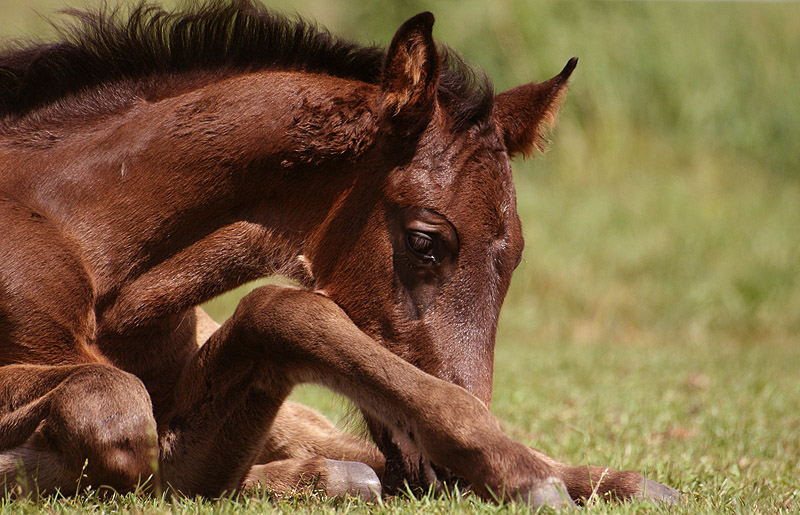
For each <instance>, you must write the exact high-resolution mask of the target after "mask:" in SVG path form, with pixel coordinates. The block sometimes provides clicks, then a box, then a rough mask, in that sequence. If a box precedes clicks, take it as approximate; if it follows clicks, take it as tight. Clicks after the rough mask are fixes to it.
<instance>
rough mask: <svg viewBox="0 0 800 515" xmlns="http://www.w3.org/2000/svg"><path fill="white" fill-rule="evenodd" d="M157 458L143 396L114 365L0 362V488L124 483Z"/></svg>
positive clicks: (144, 474) (33, 491)
mask: <svg viewBox="0 0 800 515" xmlns="http://www.w3.org/2000/svg"><path fill="white" fill-rule="evenodd" d="M156 458H157V447H156V438H155V421H154V419H153V414H152V407H151V405H150V397H149V395H148V394H147V391H146V390H145V388H144V385H143V384H142V383H141V381H139V380H138V379H137V378H136V377H134V376H132V375H130V374H128V373H126V372H123V371H121V370H118V369H116V368H113V367H110V366H107V365H99V364H87V365H76V366H54V367H49V366H24V365H10V366H5V367H0V491H4V490H5V491H9V492H12V493H14V494H16V495H39V494H51V493H54V492H56V491H61V492H62V493H65V494H70V493H75V492H76V491H78V490H79V489H81V488H84V487H89V486H91V487H95V488H99V487H101V486H103V487H110V488H113V489H114V490H116V491H130V490H133V489H135V488H137V486H138V485H139V484H140V482H142V481H144V480H146V479H148V478H149V477H150V476H151V475H152V474H153V473H154V472H155V469H154V466H155V464H156Z"/></svg>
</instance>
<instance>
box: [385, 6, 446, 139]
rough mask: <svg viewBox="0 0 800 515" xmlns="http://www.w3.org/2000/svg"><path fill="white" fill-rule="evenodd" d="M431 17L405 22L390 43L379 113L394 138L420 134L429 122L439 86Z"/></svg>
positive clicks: (437, 60) (424, 16)
mask: <svg viewBox="0 0 800 515" xmlns="http://www.w3.org/2000/svg"><path fill="white" fill-rule="evenodd" d="M433 21H434V20H433V15H432V14H431V13H429V12H424V13H421V14H418V15H416V16H414V17H413V18H411V19H410V20H408V21H406V22H405V23H404V24H403V25H402V26H401V27H400V29H398V31H397V33H396V34H395V35H394V38H393V39H392V44H391V45H389V51H388V52H387V53H386V60H385V61H384V63H383V71H382V74H381V89H382V91H383V106H382V107H383V113H384V116H385V117H386V119H387V120H389V122H390V123H391V125H392V127H393V128H394V129H395V130H396V131H397V133H398V134H402V135H413V134H418V133H419V132H421V131H422V130H423V129H424V128H425V127H426V126H427V125H428V123H429V122H430V120H431V116H432V114H433V109H434V106H435V105H436V89H437V88H438V86H439V54H438V52H437V51H436V43H434V41H433V36H432V30H433Z"/></svg>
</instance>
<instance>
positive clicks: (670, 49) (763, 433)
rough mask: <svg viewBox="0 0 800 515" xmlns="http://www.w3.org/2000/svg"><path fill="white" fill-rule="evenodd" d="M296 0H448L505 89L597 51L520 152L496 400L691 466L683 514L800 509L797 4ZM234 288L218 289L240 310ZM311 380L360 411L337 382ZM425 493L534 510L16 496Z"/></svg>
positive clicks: (561, 451) (369, 29) (332, 11)
mask: <svg viewBox="0 0 800 515" xmlns="http://www.w3.org/2000/svg"><path fill="white" fill-rule="evenodd" d="M32 4H35V5H37V6H41V8H42V10H43V11H44V12H48V11H49V10H51V9H53V8H54V7H55V6H58V5H62V4H61V2H60V1H58V0H52V1H47V2H46V1H44V0H37V1H35V2H32ZM22 5H23V4H21V3H17V2H16V1H14V2H11V1H9V0H0V29H2V31H3V33H5V34H10V35H14V36H17V35H21V34H31V33H38V32H40V31H46V29H45V25H44V24H42V23H41V21H40V20H38V19H37V18H35V17H31V16H29V15H27V14H25V13H27V12H28V7H27V6H26V7H23V6H22ZM274 5H277V6H278V7H281V8H284V9H290V10H292V9H297V10H299V11H300V12H302V13H306V14H310V15H312V16H314V17H315V18H316V19H318V20H319V21H320V22H322V23H324V24H326V25H328V26H329V27H330V28H332V29H334V30H335V31H336V32H339V33H344V34H346V35H348V36H350V37H353V38H358V39H360V40H362V41H370V40H375V41H380V42H384V43H385V42H387V41H388V40H389V39H390V37H391V35H392V33H393V31H394V29H395V28H396V27H397V26H399V24H400V23H401V22H402V21H403V19H405V18H406V17H407V16H409V15H411V14H414V13H415V12H418V11H420V10H425V9H429V10H432V11H433V12H434V13H435V14H436V16H437V24H436V27H435V34H436V36H437V37H438V38H440V39H441V40H443V41H446V42H448V43H449V44H450V45H451V46H453V47H454V48H457V49H458V50H459V51H461V52H462V53H463V54H464V55H465V56H466V57H467V59H468V60H469V61H470V62H472V63H474V64H476V65H478V66H481V67H483V68H484V69H486V70H487V72H488V73H489V75H490V76H491V77H493V79H494V81H495V84H496V85H497V89H498V90H503V89H505V88H508V87H511V86H513V85H516V84H519V83H522V82H525V81H528V80H533V79H544V78H546V77H548V76H550V75H553V74H555V73H556V72H557V71H558V70H559V69H560V67H561V66H562V65H563V64H564V63H565V62H566V60H567V59H568V58H569V57H571V56H572V55H578V56H579V57H580V58H581V61H580V63H579V65H578V69H577V71H576V73H575V76H574V83H573V88H572V92H571V94H570V96H569V98H568V100H567V103H566V105H565V109H564V112H563V114H562V116H561V120H560V124H559V126H558V128H557V130H556V131H555V133H554V134H553V137H552V139H553V144H552V146H551V150H550V152H549V153H548V154H547V155H545V156H540V157H539V158H537V159H536V160H534V161H532V162H518V163H516V164H515V177H516V183H517V189H518V197H519V210H520V214H521V216H522V219H523V223H524V225H525V237H526V242H527V246H526V252H525V261H524V263H523V264H522V266H520V268H519V269H518V271H517V273H516V274H515V278H514V282H513V285H512V288H511V291H510V293H509V297H508V299H507V301H506V305H505V307H504V310H503V314H502V320H501V324H500V332H499V335H498V341H497V357H496V376H495V394H494V404H493V408H492V409H493V411H494V413H495V414H496V415H497V417H498V418H499V419H500V420H501V423H502V425H503V427H504V429H505V430H506V431H507V432H508V433H509V434H510V435H512V436H513V437H515V438H517V439H519V440H520V441H523V442H525V443H528V444H531V445H534V446H536V447H538V448H540V449H541V450H543V451H545V452H547V453H549V454H552V455H553V456H556V457H558V458H560V459H562V460H564V461H567V462H571V463H574V464H605V465H611V466H614V467H616V468H631V469H638V470H641V471H643V472H646V473H647V475H648V476H649V477H651V478H653V479H655V480H658V481H661V482H666V483H668V484H670V485H672V486H675V487H677V488H679V489H680V490H681V491H683V492H684V493H685V495H686V504H685V506H684V507H683V508H681V509H678V510H673V511H671V512H672V513H675V512H684V513H775V512H780V511H783V512H786V513H793V512H797V511H800V479H798V478H800V464H799V463H800V409H799V408H798V407H799V406H800V372H798V370H800V284H799V281H800V259H798V257H799V256H800V230H799V229H798V228H800V166H799V165H800V145H798V143H797V141H798V135H799V134H800V88H798V87H797V78H798V77H800V59H798V56H800V38H798V36H797V34H798V32H797V31H798V27H800V7H798V5H797V4H791V3H774V4H765V3H757V4H744V3H733V4H726V3H718V2H709V3H702V2H698V3H684V2H677V3H669V2H665V3H657V2H646V3H635V2H555V1H554V2H533V1H531V2H527V1H526V2H522V1H520V2H479V1H478V0H465V1H463V2H458V3H452V2H444V1H441V0H431V1H421V0H410V1H406V2H391V3H384V2H381V3H378V2H375V3H369V2H344V3H334V2H330V1H329V0H305V1H301V2H290V1H289V0H282V1H281V2H277V3H275V4H274ZM234 304H235V296H228V297H225V298H222V299H220V300H218V301H215V302H214V303H212V304H210V305H209V310H210V311H211V312H212V313H213V314H214V315H215V316H217V317H219V318H223V317H224V316H226V314H228V313H230V311H231V310H232V308H233V305H234ZM295 398H296V399H298V400H301V401H303V402H306V403H309V404H312V405H314V406H317V407H318V408H319V409H321V410H322V411H323V412H325V413H326V414H328V415H329V416H331V417H332V418H333V419H334V420H337V421H341V422H342V423H345V422H346V421H345V420H344V419H343V416H344V415H343V414H344V413H345V409H343V407H342V405H343V403H342V402H341V401H340V400H338V399H336V398H334V397H333V396H331V395H329V394H327V393H324V392H321V391H319V390H317V389H314V388H301V389H299V391H298V392H297V393H296V394H295ZM420 510H425V511H429V512H432V513H439V512H441V513H452V512H455V511H469V512H482V513H495V512H498V511H501V512H503V513H516V512H519V511H525V510H524V509H523V508H522V507H519V506H496V505H494V504H491V503H483V502H480V501H478V500H476V499H475V498H474V497H467V498H464V499H460V498H458V497H456V496H451V497H450V498H435V497H433V496H426V497H423V498H422V499H416V500H411V499H408V498H402V497H401V498H395V499H387V500H385V501H384V504H381V505H377V504H371V505H370V504H365V503H360V502H357V501H352V500H347V501H336V500H324V499H320V498H298V499H289V500H283V501H279V500H274V499H272V500H270V499H268V498H267V497H265V496H254V497H248V498H241V499H225V500H219V501H199V500H193V499H188V500H187V499H182V500H175V501H164V500H153V499H147V498H141V497H136V496H126V497H121V498H117V499H113V500H111V501H103V500H100V499H98V498H97V497H95V496H92V495H91V494H90V495H82V496H79V497H77V498H70V499H63V498H51V499H45V500H43V501H40V502H38V503H33V502H14V503H4V502H3V501H0V512H2V513H6V512H8V513H28V512H33V511H50V512H56V513H75V512H84V511H87V512H97V513H99V512H113V511H117V512H173V513H196V512H197V513H199V512H212V511H213V512H233V511H236V512H245V513H250V512H262V511H265V512H288V511H292V512H295V511H300V512H314V513H316V512H334V511H335V512H348V511H370V512H376V513H409V512H416V511H420ZM587 511H588V512H590V513H606V512H609V513H651V512H652V513H660V512H667V510H666V509H664V508H660V507H656V506H653V505H648V504H633V505H626V506H621V507H618V506H606V505H604V504H599V505H594V506H592V507H591V508H590V509H588V510H587Z"/></svg>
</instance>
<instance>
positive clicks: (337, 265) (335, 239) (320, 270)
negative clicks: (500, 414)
mask: <svg viewBox="0 0 800 515" xmlns="http://www.w3.org/2000/svg"><path fill="white" fill-rule="evenodd" d="M432 25H433V17H432V16H431V15H430V14H429V13H424V14H420V15H418V16H416V17H414V18H412V19H410V20H409V21H408V22H406V23H405V24H404V25H403V26H402V27H401V28H400V29H399V31H398V32H397V34H396V35H395V37H394V39H393V41H392V43H391V46H390V48H389V51H388V53H387V55H386V59H385V62H384V67H383V72H382V76H381V79H380V91H379V98H378V99H377V100H376V104H377V105H378V106H379V107H378V110H379V116H378V118H379V120H380V121H379V123H380V130H379V136H378V141H377V143H376V144H375V145H374V148H373V149H372V150H371V151H370V152H368V153H367V155H365V156H363V161H362V162H360V163H359V164H358V165H357V166H360V167H362V168H363V170H364V171H363V172H362V173H363V174H365V175H370V179H368V180H364V181H362V182H363V186H360V185H359V184H361V183H359V182H358V181H357V182H356V184H355V185H354V186H353V188H354V189H355V190H358V189H360V188H362V187H363V191H361V195H358V198H360V199H361V203H359V204H355V205H351V206H349V209H342V210H340V214H339V215H338V216H337V220H336V221H334V222H333V223H331V225H330V228H329V230H328V233H327V234H326V236H325V238H323V240H324V241H325V242H326V243H323V244H321V246H320V250H319V252H318V254H317V256H316V258H315V260H314V268H315V276H316V281H317V286H318V287H319V288H321V289H323V290H325V291H326V292H327V293H328V294H329V295H330V297H331V298H333V299H334V300H335V301H336V302H337V303H339V304H340V305H341V306H342V307H343V308H344V309H345V311H346V312H347V313H348V314H349V316H350V317H351V318H352V319H353V321H354V322H355V323H356V324H357V325H358V326H359V327H361V328H362V329H363V330H364V331H365V332H367V333H368V334H370V335H371V336H373V337H374V338H376V339H378V340H379V341H381V342H382V343H383V344H384V345H385V346H386V347H388V348H389V349H390V350H391V351H392V352H394V353H395V354H397V355H399V356H401V357H402V358H404V359H405V360H407V361H409V362H411V363H413V364H414V365H416V366H417V367H419V368H421V369H423V370H425V371H426V372H428V373H430V374H433V375H435V376H437V377H439V378H441V379H445V380H447V381H450V382H452V383H455V384H458V385H460V386H463V387H464V388H466V389H467V390H469V391H470V392H472V393H473V394H474V395H475V396H477V397H478V398H479V399H480V400H482V401H483V402H484V403H485V404H487V405H488V404H489V402H490V400H491V393H492V384H491V383H492V363H493V354H494V340H495V332H496V327H497V320H498V315H499V312H500V307H501V305H502V303H503V299H504V297H505V295H506V291H507V289H508V286H509V282H510V280H511V275H512V272H513V271H514V268H515V267H516V266H517V264H519V262H520V259H521V255H522V249H523V237H522V229H521V225H520V219H519V216H518V215H517V209H516V199H515V192H514V184H513V180H512V174H511V166H510V162H509V159H510V158H511V157H513V156H514V155H517V154H528V153H530V152H532V150H533V149H534V148H537V147H541V144H542V142H543V138H542V130H543V129H544V128H546V126H547V125H549V124H552V122H553V120H554V117H555V113H556V111H557V109H558V105H559V103H560V100H561V97H562V96H563V94H564V91H565V85H566V83H567V79H568V78H569V75H570V73H571V72H572V70H573V69H574V67H575V64H576V60H574V59H573V60H571V61H570V62H569V63H568V64H567V66H566V67H565V68H564V70H563V71H562V72H561V73H560V74H559V75H558V76H556V77H554V78H553V79H551V80H549V81H547V82H544V83H539V84H535V83H532V84H528V85H525V86H521V87H519V88H516V89H513V90H511V91H508V92H505V93H502V94H499V95H497V96H492V94H491V92H490V91H491V90H490V88H488V87H486V88H485V89H484V92H485V95H484V96H485V97H486V98H485V99H484V100H485V101H484V102H483V107H481V106H480V105H478V104H481V102H477V103H476V102H475V101H474V99H473V101H472V104H473V105H471V106H465V105H464V102H465V100H464V99H459V98H455V95H454V94H452V88H451V89H448V88H447V85H446V84H441V81H443V80H445V78H444V75H443V73H442V66H443V64H442V62H441V58H440V56H439V53H438V52H437V48H436V45H435V43H434V41H433V39H432V37H431V29H432ZM468 109H472V119H471V120H469V121H468V123H467V122H465V115H464V111H465V110H468ZM481 109H483V113H482V115H481V113H480V111H481ZM476 113H477V114H476ZM478 115H480V116H478ZM476 117H477V118H479V119H476ZM378 188H379V189H380V191H375V190H376V189H378ZM364 199H370V200H364ZM333 249H335V250H333ZM342 249H346V250H345V251H344V253H343V250H342ZM370 426H371V427H370V429H371V431H372V433H373V436H374V437H375V438H376V440H377V442H378V444H379V445H380V446H381V447H382V450H383V451H384V452H385V453H386V454H387V458H388V461H389V463H387V467H388V468H387V471H388V470H389V469H394V470H396V473H398V475H400V476H405V478H406V479H412V480H413V479H414V477H413V476H415V475H418V474H420V471H419V470H418V469H417V470H416V471H415V470H414V469H415V468H417V467H418V465H419V464H418V463H417V464H414V463H410V460H412V459H416V458H411V457H410V456H409V455H408V452H406V450H403V449H399V448H398V447H397V445H396V444H395V443H394V442H393V441H392V440H395V441H397V440H398V436H400V437H402V436H406V435H391V434H389V432H388V431H387V430H385V429H384V428H381V427H377V426H376V425H375V424H370ZM393 461H396V462H398V463H392V462H393ZM409 476H411V477H409ZM417 479H418V478H417Z"/></svg>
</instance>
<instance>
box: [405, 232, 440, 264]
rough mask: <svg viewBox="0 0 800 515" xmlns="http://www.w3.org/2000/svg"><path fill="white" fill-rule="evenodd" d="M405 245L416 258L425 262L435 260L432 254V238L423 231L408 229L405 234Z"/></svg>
mask: <svg viewBox="0 0 800 515" xmlns="http://www.w3.org/2000/svg"><path fill="white" fill-rule="evenodd" d="M406 245H408V248H409V249H410V250H411V252H413V253H414V254H415V255H416V256H417V257H418V258H420V259H422V260H423V261H427V262H435V261H436V258H435V257H434V255H433V238H431V237H430V236H428V235H427V234H425V233H423V232H418V231H410V232H409V233H408V234H407V235H406Z"/></svg>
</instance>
